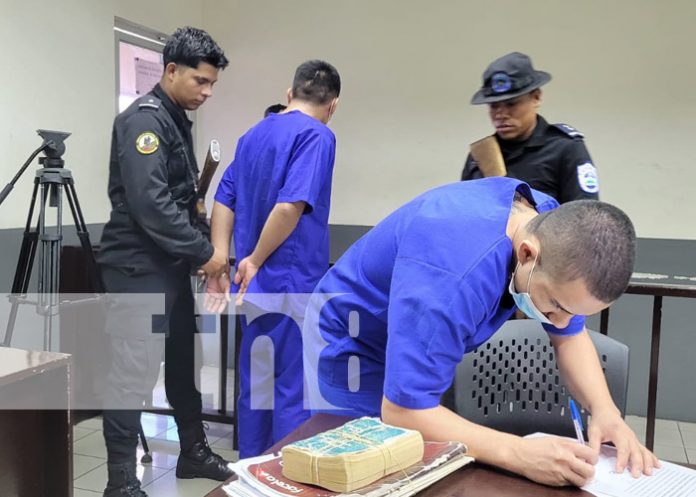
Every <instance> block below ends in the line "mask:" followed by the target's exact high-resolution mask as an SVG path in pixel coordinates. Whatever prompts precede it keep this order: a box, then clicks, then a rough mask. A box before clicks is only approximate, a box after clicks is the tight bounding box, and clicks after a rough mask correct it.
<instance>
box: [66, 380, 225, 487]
mask: <svg viewBox="0 0 696 497" xmlns="http://www.w3.org/2000/svg"><path fill="white" fill-rule="evenodd" d="M160 380H161V379H160ZM227 381H228V385H234V383H233V381H234V378H233V377H232V374H230V375H229V376H228V380H227ZM217 388H218V378H217V369H213V368H207V367H204V368H203V370H202V371H201V381H200V390H201V393H202V395H203V404H204V406H205V407H207V408H211V409H212V408H215V407H217V397H218V393H217ZM228 399H230V400H229V401H228V402H229V405H231V404H232V402H231V399H232V391H231V387H230V388H229V389H228ZM153 401H154V403H155V404H156V405H165V404H164V402H165V401H164V389H163V387H162V384H161V381H160V382H159V383H158V386H157V387H156V388H155V392H154V395H153ZM142 425H143V431H144V432H145V436H146V437H147V442H148V445H149V446H150V453H151V455H152V463H149V464H145V465H143V464H140V463H138V477H139V478H140V480H141V482H142V483H143V489H144V490H145V492H147V494H148V496H149V497H199V496H204V495H206V494H207V493H208V492H210V491H211V490H212V489H213V488H215V487H216V486H218V485H219V482H217V481H213V480H206V479H194V480H179V479H177V477H176V475H175V473H174V472H175V469H174V468H175V467H176V460H177V458H178V457H179V437H178V434H177V431H176V424H175V423H174V419H173V418H172V417H171V416H162V415H156V414H150V413H143V415H142ZM206 425H207V427H208V429H207V430H206V435H207V437H208V442H209V443H210V445H211V447H212V448H213V450H214V451H215V452H217V453H218V454H220V455H221V456H222V457H224V458H225V459H227V460H228V461H236V460H237V459H238V455H237V452H236V451H233V450H232V430H233V427H232V426H231V425H226V424H220V423H206ZM73 436H74V446H73V452H74V455H73V474H74V491H75V492H74V497H97V496H99V497H100V496H101V495H102V493H103V491H104V487H105V486H106V479H107V474H106V448H105V446H104V436H103V434H102V423H101V418H93V419H89V420H87V421H83V422H82V423H80V424H78V425H77V426H75V428H74V429H73ZM142 455H143V451H142V449H141V448H140V447H138V460H140V457H141V456H142Z"/></svg>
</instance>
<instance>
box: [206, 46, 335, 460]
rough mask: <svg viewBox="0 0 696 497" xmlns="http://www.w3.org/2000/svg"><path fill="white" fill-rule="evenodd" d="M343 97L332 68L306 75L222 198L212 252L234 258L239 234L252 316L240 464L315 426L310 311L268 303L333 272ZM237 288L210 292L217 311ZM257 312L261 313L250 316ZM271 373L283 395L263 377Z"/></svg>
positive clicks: (233, 171) (246, 334)
mask: <svg viewBox="0 0 696 497" xmlns="http://www.w3.org/2000/svg"><path fill="white" fill-rule="evenodd" d="M340 91H341V80H340V77H339V75H338V72H337V71H336V69H335V68H334V67H333V66H332V65H331V64H328V63H326V62H323V61H319V60H311V61H308V62H305V63H303V64H302V65H300V67H298V68H297V71H296V73H295V78H294V81H293V85H292V88H291V89H290V90H288V100H289V104H288V107H287V109H285V110H284V111H282V112H280V113H278V114H270V115H269V116H268V117H266V118H265V119H264V120H262V121H261V122H260V123H258V124H257V125H256V126H254V127H253V128H251V129H250V130H249V131H247V133H246V134H245V135H244V136H242V137H241V138H240V139H239V142H238V144H237V151H236V154H235V158H234V162H233V163H232V164H231V165H230V166H229V167H228V168H227V170H226V171H225V174H224V176H223V178H222V181H221V182H220V185H219V187H218V190H217V193H216V195H215V204H214V207H213V216H212V227H211V230H212V242H213V245H214V246H215V247H216V248H220V249H221V250H223V251H229V244H230V235H231V232H232V229H233V227H234V244H235V254H236V257H237V261H238V264H237V270H236V273H235V276H234V283H235V285H239V288H238V293H237V304H241V302H242V298H244V301H245V306H246V310H245V311H244V314H245V316H243V317H242V320H241V321H242V345H241V349H240V363H239V367H240V373H239V374H240V398H239V401H238V405H237V408H238V409H239V411H238V421H239V422H238V434H239V454H240V457H251V456H256V455H258V454H261V453H262V452H264V451H265V450H266V449H267V448H269V447H270V446H271V445H273V444H274V443H275V442H277V441H278V440H280V439H281V438H283V437H284V436H285V435H287V434H288V433H289V432H290V431H292V430H293V429H294V428H295V427H297V426H298V425H299V424H301V423H302V422H303V421H304V420H305V419H307V418H308V417H309V412H308V411H307V410H305V409H304V405H303V381H302V378H303V373H302V353H301V351H302V339H301V334H302V333H301V328H300V327H299V326H298V325H297V324H296V323H297V322H298V321H301V320H302V317H303V315H304V307H303V306H297V305H296V304H294V303H293V302H290V304H289V305H290V307H292V306H293V305H295V306H296V307H298V308H297V309H296V310H294V311H293V310H290V311H289V313H288V315H281V314H279V313H277V312H273V311H275V309H273V308H269V307H268V306H267V301H266V299H264V296H263V295H264V294H297V293H310V292H311V291H312V290H314V287H315V285H316V284H317V282H318V281H319V279H320V278H321V277H322V276H323V275H324V273H325V272H326V270H327V269H328V267H329V232H328V222H329V204H330V198H331V178H332V171H333V165H334V155H335V148H336V139H335V137H334V134H333V133H332V132H331V130H330V129H329V128H328V127H327V126H326V124H327V123H328V122H329V120H330V119H331V116H332V115H333V113H334V111H335V110H336V106H337V104H338V96H339V93H340ZM226 253H227V252H226ZM229 287H230V281H229V277H228V276H227V275H223V276H222V277H221V278H218V279H213V280H211V281H210V282H209V284H208V299H207V301H208V304H209V305H208V306H207V307H208V309H209V310H211V311H218V312H219V311H222V309H223V308H224V305H225V302H224V299H223V301H219V302H218V303H217V304H215V302H212V304H211V301H212V300H213V299H214V298H216V295H217V296H218V298H219V296H220V295H227V294H228V292H229ZM250 307H252V308H254V307H255V308H258V309H261V310H262V311H251V312H249V311H248V309H249V308H250ZM263 311H265V312H266V313H264V312H263ZM269 311H271V312H269ZM257 314H261V315H260V316H258V317H257V316H256V315H257ZM245 318H246V319H245ZM259 337H263V338H261V340H259V341H258V343H263V342H264V341H265V340H266V341H267V339H266V337H268V338H270V339H271V340H272V343H273V349H274V353H273V357H274V359H273V363H270V364H269V361H268V360H267V359H266V358H259V354H258V353H257V349H255V347H256V345H255V341H256V339H257V338H259ZM269 372H271V373H273V375H274V377H275V378H274V380H275V395H273V393H272V392H273V390H272V389H273V387H270V391H269V387H268V384H267V383H266V382H267V381H268V379H267V378H264V377H263V374H264V373H269ZM264 395H265V397H266V398H265V400H264ZM254 399H260V400H258V401H257V402H255V401H254Z"/></svg>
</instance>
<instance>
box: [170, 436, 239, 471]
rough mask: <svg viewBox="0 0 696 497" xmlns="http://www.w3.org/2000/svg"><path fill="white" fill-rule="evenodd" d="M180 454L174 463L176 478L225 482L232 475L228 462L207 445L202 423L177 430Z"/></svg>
mask: <svg viewBox="0 0 696 497" xmlns="http://www.w3.org/2000/svg"><path fill="white" fill-rule="evenodd" d="M179 443H180V444H181V454H179V460H178V461H177V463H176V477H177V478H210V479H211V480H217V481H225V480H227V479H228V478H229V477H230V476H232V475H234V471H232V470H231V469H230V468H229V466H228V464H229V463H228V462H227V461H225V460H224V459H223V458H222V457H220V456H219V455H217V454H216V453H215V452H213V451H212V450H211V448H210V446H209V445H208V440H207V439H206V437H205V432H204V431H203V424H202V423H195V424H194V425H192V426H188V427H182V428H179Z"/></svg>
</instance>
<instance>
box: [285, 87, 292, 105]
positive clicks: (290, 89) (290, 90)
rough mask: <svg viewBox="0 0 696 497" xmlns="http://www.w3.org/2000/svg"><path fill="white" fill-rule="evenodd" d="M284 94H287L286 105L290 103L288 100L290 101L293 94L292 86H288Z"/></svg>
mask: <svg viewBox="0 0 696 497" xmlns="http://www.w3.org/2000/svg"><path fill="white" fill-rule="evenodd" d="M286 95H287V97H288V105H290V102H291V101H292V98H293V96H292V88H288V91H287V93H286Z"/></svg>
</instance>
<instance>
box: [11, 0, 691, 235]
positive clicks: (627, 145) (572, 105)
mask: <svg viewBox="0 0 696 497" xmlns="http://www.w3.org/2000/svg"><path fill="white" fill-rule="evenodd" d="M114 15H118V16H120V17H124V18H126V19H129V20H131V21H134V22H137V23H140V24H143V25H146V26H149V27H151V28H154V29H157V30H160V31H163V32H171V31H172V30H173V29H174V28H175V27H177V26H180V25H184V24H192V25H199V26H201V27H203V28H205V29H207V30H208V31H210V33H211V34H212V35H213V36H214V37H215V38H216V39H217V41H218V42H219V43H220V44H221V45H222V46H223V48H224V49H225V50H226V52H227V54H228V55H229V57H230V60H231V64H230V67H229V68H228V69H227V70H226V71H224V72H223V73H222V76H221V78H220V83H219V84H218V86H217V87H216V95H215V96H214V98H213V100H212V101H211V102H209V103H208V104H206V105H205V106H204V107H203V108H202V109H201V110H200V111H199V116H198V144H199V155H201V154H202V149H203V147H204V145H205V144H206V143H207V141H208V140H209V139H210V138H213V137H214V138H218V139H219V140H220V141H221V143H222V144H223V152H224V157H223V165H225V164H227V163H229V161H230V160H231V159H232V154H233V152H234V146H235V143H236V140H237V138H238V137H239V135H241V134H242V133H243V132H244V131H245V130H246V129H247V128H248V127H249V126H251V125H252V124H254V123H255V122H256V121H257V120H258V119H259V118H260V117H261V113H262V112H263V109H265V107H266V106H268V105H269V104H272V103H275V102H279V101H283V100H284V98H285V90H286V88H287V87H288V86H289V85H290V82H291V79H292V75H293V72H294V69H295V67H296V66H297V65H298V64H299V63H300V62H302V61H304V60H306V59H309V58H325V59H327V60H329V61H330V62H332V63H333V64H335V65H336V66H337V68H338V69H339V71H340V72H341V76H342V79H343V84H344V90H343V93H342V96H341V106H340V108H339V110H338V112H337V113H336V116H335V118H334V120H333V122H332V123H331V126H332V128H333V129H334V131H335V132H336V135H337V138H338V151H337V161H336V172H335V180H334V194H333V208H332V215H331V221H332V222H334V223H354V224H372V223H375V222H377V221H379V220H380V219H381V218H382V217H384V216H385V215H386V214H388V213H389V212H390V211H391V210H393V209H394V208H396V207H397V206H399V205H400V204H402V203H403V202H405V201H407V200H409V199H410V198H411V197H413V196H414V195H417V194H418V193H420V192H422V191H423V190H425V189H427V188H430V187H432V186H435V185H438V184H441V183H444V182H448V181H454V180H456V179H457V178H458V175H459V172H460V169H461V165H462V163H463V161H464V158H465V156H466V152H467V146H468V143H469V142H471V141H473V140H475V139H477V138H479V137H481V136H483V135H484V134H487V133H490V132H491V129H490V125H489V123H488V120H487V117H486V112H485V108H481V107H472V106H470V105H469V103H468V102H469V99H470V97H471V95H472V94H473V92H474V91H475V90H476V89H477V87H478V86H479V84H480V75H481V72H482V71H483V69H484V68H485V66H486V64H487V63H488V62H489V61H490V60H492V59H493V58H495V57H497V56H499V55H502V54H504V53H506V52H508V51H511V50H521V51H525V52H527V53H529V54H531V55H532V56H533V59H534V62H535V64H536V66H537V67H539V68H541V69H545V70H548V71H549V72H551V73H552V74H553V76H554V80H553V81H552V82H551V83H550V84H549V85H548V86H546V87H545V103H544V106H543V107H542V113H543V115H544V116H545V117H547V118H548V119H549V120H550V121H551V122H559V121H560V122H567V123H569V124H572V125H574V126H576V127H577V128H579V129H580V130H581V131H583V132H584V133H585V134H586V136H587V144H588V147H589V149H590V151H591V153H592V155H593V157H594V159H595V162H596V163H597V165H598V166H599V168H600V180H601V187H602V198H603V199H604V200H607V201H610V202H613V203H616V204H618V205H620V206H621V207H623V208H624V209H625V210H626V211H627V212H628V213H629V214H630V215H631V216H632V218H633V219H634V221H635V223H636V225H637V228H638V233H639V235H640V236H643V237H658V238H685V239H696V228H695V227H694V223H693V222H692V220H693V219H694V217H695V216H696V203H694V202H692V201H691V197H692V185H694V184H695V183H696V181H695V180H696V168H694V167H693V165H692V162H693V156H694V154H693V152H691V149H690V147H688V146H687V144H689V143H690V142H691V141H692V140H693V138H692V137H693V136H694V132H695V131H696V119H695V117H696V116H695V114H696V112H694V111H695V110H696V94H695V93H694V92H693V89H692V86H693V85H692V81H693V80H694V79H696V68H695V65H694V62H693V56H692V54H691V47H692V46H693V43H692V40H691V38H690V37H689V31H690V29H689V28H692V25H693V22H694V20H695V19H696V3H695V2H691V1H689V0H672V1H670V2H657V1H656V0H651V1H648V0H613V1H606V0H585V1H584V2H570V1H567V0H526V1H524V2H519V1H517V0H498V1H497V2H489V1H483V0H471V1H466V2H463V1H455V0H441V1H438V2H425V1H415V0H379V1H376V0H350V1H336V0H334V1H326V0H292V1H290V2H288V1H281V0H253V1H252V0H203V1H202V2H183V1H176V2H172V1H166V0H154V1H150V2H141V1H136V0H121V1H119V0H109V1H88V0H63V1H62V2H55V1H49V0H22V1H18V0H0V47H2V59H3V77H2V85H1V86H0V108H2V109H3V114H4V117H5V118H4V119H3V120H0V153H2V155H1V156H0V157H1V161H2V162H1V163H2V167H1V168H0V187H2V186H4V185H5V184H6V183H7V182H8V181H9V180H10V179H11V178H12V176H13V175H14V172H15V171H16V170H17V169H18V168H19V166H20V165H21V163H22V162H23V161H24V160H25V158H26V157H27V156H28V154H29V153H30V152H31V151H32V150H33V149H34V148H36V147H37V146H38V145H39V144H40V139H39V137H38V136H36V135H35V134H34V130H35V129H36V128H39V127H42V128H49V129H52V128H53V129H59V130H67V131H71V132H72V133H73V136H72V137H70V138H69V139H68V140H67V142H66V144H67V147H68V151H67V153H66V154H65V159H66V166H67V167H70V168H71V169H72V170H73V173H74V175H75V178H76V182H77V189H78V194H79V196H80V201H81V203H82V206H83V210H84V212H85V216H86V218H87V221H88V222H104V221H105V220H106V219H107V217H108V207H109V206H108V202H107V198H106V172H107V163H108V153H109V141H110V133H111V124H112V120H113V117H114V92H115V90H114V42H113V33H112V27H113V16H114ZM35 168H36V165H32V166H31V170H30V171H27V172H26V173H25V175H24V177H23V178H22V179H21V180H20V182H19V183H18V185H17V187H16V188H15V190H14V191H13V192H12V194H11V196H10V198H9V199H8V200H7V201H6V202H5V203H4V204H3V205H2V206H0V228H4V227H18V226H21V225H23V223H24V220H25V217H26V212H27V207H28V203H29V196H30V191H31V186H32V176H33V170H35Z"/></svg>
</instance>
